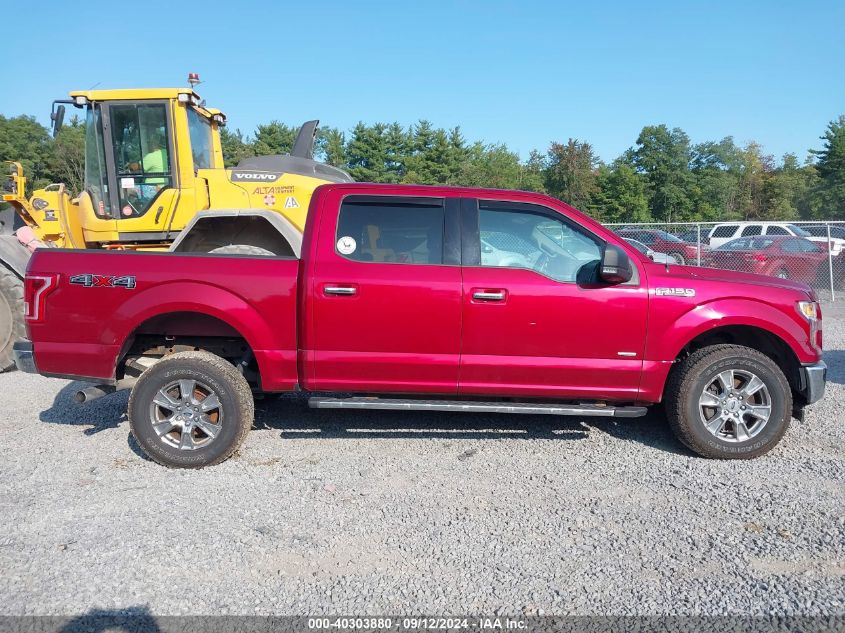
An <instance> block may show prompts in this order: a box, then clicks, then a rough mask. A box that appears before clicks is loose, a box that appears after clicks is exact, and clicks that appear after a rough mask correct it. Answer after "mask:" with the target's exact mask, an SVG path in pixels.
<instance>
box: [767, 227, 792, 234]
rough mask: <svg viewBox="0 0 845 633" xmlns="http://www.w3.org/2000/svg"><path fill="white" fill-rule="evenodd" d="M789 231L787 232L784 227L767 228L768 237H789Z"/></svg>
mask: <svg viewBox="0 0 845 633" xmlns="http://www.w3.org/2000/svg"><path fill="white" fill-rule="evenodd" d="M789 234H790V233H789V231H787V230H786V229H785V228H783V227H782V226H769V227H767V228H766V235H789Z"/></svg>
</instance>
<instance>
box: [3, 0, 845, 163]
mask: <svg viewBox="0 0 845 633" xmlns="http://www.w3.org/2000/svg"><path fill="white" fill-rule="evenodd" d="M21 6H23V5H21ZM69 7H70V8H69ZM16 20H17V23H18V24H19V26H20V27H21V28H15V29H7V30H6V33H5V34H4V46H3V49H4V61H3V64H2V67H0V86H2V89H1V90H0V113H2V114H4V115H6V116H14V115H17V114H22V113H26V114H35V115H36V116H38V118H39V119H40V120H41V121H42V122H45V123H46V121H47V114H48V113H49V108H50V102H51V101H52V99H54V98H60V97H64V96H65V95H66V93H67V92H68V91H69V90H72V89H80V88H82V89H84V88H90V87H92V86H93V85H95V84H99V87H102V88H107V87H142V86H143V87H153V86H175V85H184V83H185V76H186V75H187V73H188V72H189V71H193V72H198V73H200V75H201V78H202V79H203V81H204V83H203V84H202V85H201V86H199V88H198V92H199V93H200V94H201V95H202V96H203V97H204V98H205V99H206V100H207V102H208V104H209V105H212V106H215V107H219V108H221V109H222V110H223V111H225V112H226V113H227V115H228V116H229V122H230V126H231V127H232V128H240V129H241V130H243V131H244V132H250V131H251V130H252V129H253V128H254V126H255V125H256V124H257V123H260V122H267V121H270V120H272V119H278V120H281V121H285V122H287V123H290V124H298V123H300V122H302V121H304V120H306V119H309V118H319V119H320V120H321V121H322V122H323V123H324V124H326V125H333V126H336V127H340V128H341V129H349V128H351V127H352V126H353V125H354V124H355V123H356V122H358V121H364V122H367V123H373V122H376V121H385V122H389V121H399V122H400V123H402V124H404V125H408V124H411V123H413V122H414V121H416V120H418V119H420V118H427V119H429V120H430V121H431V122H432V123H434V124H435V125H437V126H442V127H452V126H455V125H460V126H461V128H462V129H463V131H464V134H465V136H466V137H467V138H468V139H470V140H484V141H487V142H504V143H506V144H507V145H508V146H509V147H510V148H512V149H514V150H516V151H519V152H520V154H521V155H523V156H527V154H528V152H529V151H530V150H531V149H533V148H539V149H545V148H546V147H547V146H548V144H549V142H550V141H552V140H562V141H565V140H566V139H567V138H569V137H575V138H578V139H582V140H586V141H589V142H590V143H592V144H593V145H594V147H595V148H596V150H597V152H598V153H599V155H600V156H601V157H602V158H603V159H605V160H612V159H613V158H615V157H616V156H617V155H619V154H620V153H621V152H622V151H624V150H625V149H626V148H627V147H629V146H631V145H632V144H633V143H634V141H635V139H636V137H637V134H638V133H639V131H640V129H641V128H642V127H643V126H644V125H647V124H654V123H666V124H668V125H669V126H678V127H681V128H683V129H684V130H685V131H686V132H687V133H688V134H689V135H690V137H691V138H692V140H693V142H699V141H704V140H717V139H720V138H722V137H723V136H726V135H732V136H734V137H735V139H736V140H737V141H738V142H745V141H747V140H749V139H755V140H757V141H758V142H760V143H762V144H763V146H764V148H765V150H766V151H767V152H769V153H771V154H774V155H775V156H777V157H779V156H780V155H782V154H783V153H784V152H788V151H791V152H795V153H797V154H798V155H799V157H800V158H801V159H803V158H804V157H805V155H806V151H807V149H808V148H810V147H818V146H819V145H820V142H819V140H818V137H819V135H820V134H821V133H822V132H823V131H824V128H825V126H826V124H827V122H828V121H830V120H831V119H833V118H834V117H836V116H838V115H840V114H845V81H843V79H845V31H843V24H845V2H842V1H841V0H839V1H827V2H816V1H813V0H808V1H801V2H797V1H794V2H778V1H777V0H769V1H768V2H758V1H745V2H736V1H713V2H682V1H680V0H676V1H674V2H652V3H649V2H596V1H593V2H587V1H583V0H582V1H581V2H578V3H568V2H530V1H527V0H526V1H522V2H498V1H492V0H491V1H488V2H482V1H456V2H413V1H410V0H405V1H402V0H397V1H394V2H383V3H378V2H366V1H352V0H347V1H346V2H334V1H330V0H319V1H317V2H303V1H302V0H299V1H298V2H270V1H265V2H256V1H254V0H239V1H237V2H232V1H228V2H216V1H213V0H212V1H209V2H205V3H196V2H191V3H188V2H179V1H176V0H171V1H169V2H162V1H160V0H145V1H144V2H137V3H117V2H114V1H112V2H101V1H100V0H96V1H92V0H87V1H86V2H85V3H72V4H71V5H68V4H67V3H65V2H61V3H60V2H58V1H56V0H46V1H42V2H37V3H30V4H28V5H26V8H25V9H24V10H22V13H21V15H20V16H19V18H16ZM45 25H51V26H50V28H47V29H45V28H43V27H44V26H45ZM12 60H14V63H12Z"/></svg>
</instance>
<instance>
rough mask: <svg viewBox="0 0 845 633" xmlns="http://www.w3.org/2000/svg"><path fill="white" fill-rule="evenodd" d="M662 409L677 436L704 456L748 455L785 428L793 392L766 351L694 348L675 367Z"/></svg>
mask: <svg viewBox="0 0 845 633" xmlns="http://www.w3.org/2000/svg"><path fill="white" fill-rule="evenodd" d="M666 413H667V416H668V418H669V425H670V426H671V427H672V430H673V431H674V433H675V435H676V436H677V438H678V439H679V440H680V441H681V442H682V443H683V444H684V445H685V446H687V447H688V448H690V449H691V450H693V451H695V452H696V453H698V454H699V455H702V456H704V457H713V458H719V459H751V458H753V457H758V456H760V455H763V454H765V453H767V452H769V451H770V450H771V449H772V448H774V447H775V445H776V444H777V443H778V442H779V441H780V439H781V438H782V437H783V435H784V433H786V430H787V428H789V421H790V418H791V415H792V392H791V390H790V388H789V383H788V382H787V380H786V376H784V374H783V371H781V369H780V367H778V365H777V364H776V363H775V362H774V361H773V360H772V359H771V358H769V357H768V356H766V355H765V354H762V353H760V352H758V351H757V350H754V349H751V348H748V347H743V346H740V345H713V346H710V347H705V348H703V349H700V350H698V351H697V352H695V353H693V354H691V355H690V356H689V357H688V358H686V359H685V360H684V361H682V362H681V364H680V365H679V366H678V367H676V368H675V369H674V371H673V372H672V375H671V376H670V378H669V381H668V383H667V385H666Z"/></svg>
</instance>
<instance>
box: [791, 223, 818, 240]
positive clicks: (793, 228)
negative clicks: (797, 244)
mask: <svg viewBox="0 0 845 633" xmlns="http://www.w3.org/2000/svg"><path fill="white" fill-rule="evenodd" d="M788 226H789V229H790V230H791V231H792V233H793V235H800V236H801V237H812V236H811V235H810V233H808V232H807V231H805V230H804V229H802V228H801V227H800V226H795V225H794V224H790V225H788Z"/></svg>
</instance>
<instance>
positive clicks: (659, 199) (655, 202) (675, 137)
mask: <svg viewBox="0 0 845 633" xmlns="http://www.w3.org/2000/svg"><path fill="white" fill-rule="evenodd" d="M691 158H692V156H691V152H690V143H689V137H688V136H687V135H686V133H685V132H684V131H683V130H681V129H680V128H673V129H671V130H670V129H669V128H668V127H667V126H666V125H663V124H661V125H649V126H646V127H644V128H643V130H642V132H640V135H639V136H638V137H637V142H636V147H635V148H631V149H630V150H628V152H627V153H626V155H625V160H626V161H627V162H629V163H630V164H631V165H632V166H633V167H634V168H635V169H636V170H637V171H638V172H640V173H642V174H644V175H645V177H646V182H647V183H648V196H649V208H650V209H651V214H652V216H654V218H655V220H658V221H661V222H672V221H676V222H677V221H681V220H686V219H691V218H692V212H693V208H694V206H693V199H692V196H691V195H690V194H691V190H692V178H691V175H690V160H691Z"/></svg>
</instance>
